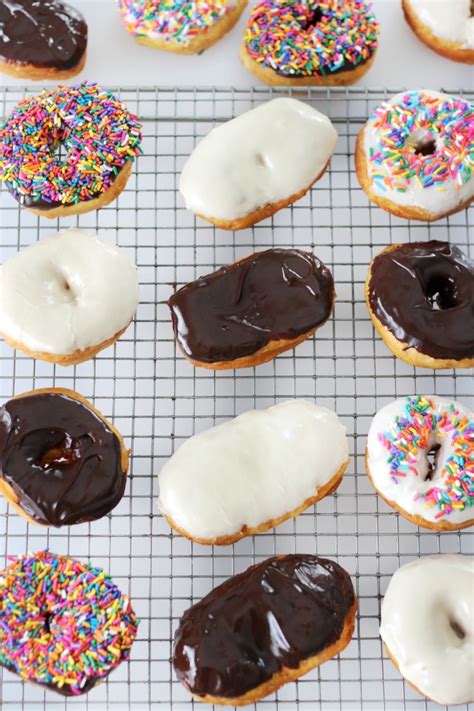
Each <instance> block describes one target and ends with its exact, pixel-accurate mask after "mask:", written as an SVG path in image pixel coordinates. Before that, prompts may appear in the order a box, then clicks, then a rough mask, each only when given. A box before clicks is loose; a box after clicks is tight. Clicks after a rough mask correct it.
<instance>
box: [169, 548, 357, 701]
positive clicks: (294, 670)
mask: <svg viewBox="0 0 474 711" xmlns="http://www.w3.org/2000/svg"><path fill="white" fill-rule="evenodd" d="M356 607H357V602H356V597H355V593H354V588H353V586H352V582H351V579H350V577H349V575H348V573H347V572H346V571H345V570H344V569H343V568H341V566H339V565H337V563H333V562H332V561H330V560H327V559H325V558H319V557H317V556H313V555H286V556H276V557H274V558H269V559H268V560H265V561H263V562H262V563H259V564H257V565H254V566H252V567H251V568H249V569H248V570H246V571H245V572H244V573H240V574H239V575H235V576H234V577H233V578H230V579H229V580H227V581H226V582H225V583H223V584H222V585H220V586H218V587H217V588H215V589H214V590H213V591H211V592H210V593H209V594H208V595H206V597H205V598H203V599H202V600H201V601H200V602H198V603H197V604H196V605H194V606H193V607H191V608H190V609H189V610H187V611H186V612H185V613H184V615H183V616H182V617H181V620H180V622H179V626H178V629H177V631H176V633H175V638H174V645H173V666H174V669H175V672H176V675H177V677H178V679H179V681H180V682H181V683H182V684H183V685H184V686H185V687H186V688H187V689H188V690H189V691H190V692H191V694H192V695H193V696H194V697H195V698H196V699H199V700H200V701H204V702H207V703H211V704H212V703H214V704H221V705H230V706H234V705H235V706H244V705H247V704H250V703H254V702H255V701H258V700H259V699H261V698H263V697H264V696H267V695H268V694H270V693H272V692H273V691H276V690H277V689H278V688H279V687H280V686H282V685H283V684H285V683H287V682H288V681H291V680H293V679H297V678H298V677H300V676H302V675H303V674H306V673H307V672H308V671H310V670H311V669H314V668H315V667H316V666H319V665H320V664H322V663H323V662H325V661H327V660H328V659H331V657H333V656H335V655H336V654H338V653H339V652H341V651H342V650H343V649H344V648H345V647H346V646H347V645H348V644H349V642H350V640H351V638H352V634H353V631H354V622H355V613H356Z"/></svg>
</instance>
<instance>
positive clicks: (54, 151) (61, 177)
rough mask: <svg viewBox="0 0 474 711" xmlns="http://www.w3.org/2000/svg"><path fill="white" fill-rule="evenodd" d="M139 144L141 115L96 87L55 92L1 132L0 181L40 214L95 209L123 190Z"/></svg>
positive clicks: (23, 104) (31, 103)
mask: <svg viewBox="0 0 474 711" xmlns="http://www.w3.org/2000/svg"><path fill="white" fill-rule="evenodd" d="M140 141H141V124H140V122H139V120H138V118H137V117H136V116H134V115H133V114H131V113H129V111H128V110H127V109H126V107H125V106H124V104H122V103H121V102H120V101H118V100H117V99H116V98H115V97H114V96H112V94H110V93H109V92H107V91H104V90H103V89H101V88H100V87H99V86H98V85H97V84H91V83H87V82H83V83H82V84H79V85H77V86H70V87H69V86H68V87H66V86H60V87H58V88H57V89H48V90H45V91H42V92H41V93H40V94H39V95H38V96H33V97H28V98H26V99H23V100H21V101H20V102H19V103H18V104H17V106H16V107H15V108H14V109H13V111H12V113H11V114H10V116H9V118H8V119H7V121H6V123H5V124H4V126H3V127H2V128H1V129H0V181H1V182H2V183H3V184H4V185H5V187H6V188H7V190H8V191H9V192H10V193H11V194H12V195H13V196H14V197H15V198H16V200H18V202H19V203H20V204H21V205H22V206H24V207H26V208H28V209H29V210H31V211H32V212H35V213H36V214H41V215H45V216H46V217H50V218H53V217H60V216H61V217H62V216H65V215H73V214H79V213H83V212H89V210H96V209H98V208H99V207H102V206H104V205H107V204H108V203H109V202H111V201H112V200H114V199H115V198H116V197H117V196H118V195H119V193H120V192H121V191H122V190H123V188H124V187H125V184H126V182H127V180H128V177H129V176H130V173H131V169H132V162H133V160H134V158H135V156H137V155H138V154H139V152H140V149H139V145H140Z"/></svg>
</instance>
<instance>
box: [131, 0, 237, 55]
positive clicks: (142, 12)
mask: <svg viewBox="0 0 474 711" xmlns="http://www.w3.org/2000/svg"><path fill="white" fill-rule="evenodd" d="M246 5H247V0H119V10H120V14H121V16H122V20H123V23H124V25H125V28H126V30H127V32H129V33H130V34H131V35H132V37H134V38H135V39H136V40H137V42H139V43H140V44H144V45H147V46H149V47H154V48H155V49H164V50H167V51H169V52H176V53H177V54H196V53H198V52H202V51H204V50H205V49H207V48H208V47H211V45H213V44H215V43H216V42H217V41H218V40H219V39H220V38H221V37H222V36H223V35H225V34H226V33H227V32H229V30H231V29H232V27H233V26H234V25H235V23H236V22H237V21H238V19H239V17H240V16H241V14H242V12H243V10H244V8H245V7H246Z"/></svg>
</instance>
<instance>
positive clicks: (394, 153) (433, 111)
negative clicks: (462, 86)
mask: <svg viewBox="0 0 474 711" xmlns="http://www.w3.org/2000/svg"><path fill="white" fill-rule="evenodd" d="M369 126H370V129H369V130H370V131H371V132H373V131H375V132H376V135H377V143H376V146H375V148H371V149H370V151H369V156H368V157H369V161H370V163H371V164H372V165H371V173H370V177H371V179H372V181H374V183H375V184H376V186H377V187H379V188H380V189H381V190H382V192H387V191H388V190H396V191H398V192H402V193H404V192H406V191H407V189H408V187H409V185H410V182H411V181H416V184H417V185H418V186H419V187H420V188H430V187H432V186H433V185H434V186H436V187H437V188H438V189H439V190H443V189H444V186H445V184H446V181H448V180H449V181H452V182H453V183H454V184H455V186H456V188H458V189H459V188H461V186H462V185H464V184H465V183H467V182H468V181H469V180H470V179H471V174H472V172H473V170H474V106H472V105H471V104H469V103H468V102H467V101H464V99H462V98H460V97H450V96H447V95H440V94H435V93H428V92H424V91H408V92H406V93H405V94H400V95H398V96H396V97H394V99H392V100H391V101H390V102H384V103H383V104H381V105H380V106H379V107H378V108H377V109H375V111H374V112H373V113H372V115H371V116H370V119H369ZM420 139H421V142H422V143H424V144H425V145H426V144H427V142H431V143H432V145H433V150H434V152H432V153H431V152H430V153H428V154H426V155H425V154H424V153H423V152H420Z"/></svg>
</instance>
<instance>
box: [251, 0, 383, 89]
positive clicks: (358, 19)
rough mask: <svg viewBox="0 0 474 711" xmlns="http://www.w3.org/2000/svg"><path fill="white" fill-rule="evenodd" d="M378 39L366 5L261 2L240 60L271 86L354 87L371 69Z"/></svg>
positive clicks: (352, 0) (356, 0)
mask: <svg viewBox="0 0 474 711" xmlns="http://www.w3.org/2000/svg"><path fill="white" fill-rule="evenodd" d="M378 34H379V25H378V22H377V20H376V18H375V16H374V14H373V12H372V10H371V8H370V6H369V5H368V4H367V3H366V2H365V0H322V2H320V1H319V0H297V2H291V0H261V2H259V3H257V5H256V6H255V7H254V9H253V10H252V14H251V15H250V19H249V21H248V23H247V26H246V29H245V33H244V37H243V43H242V46H241V51H240V58H241V60H242V63H243V64H244V66H245V67H246V68H247V69H248V70H249V71H251V72H252V73H253V74H255V76H257V77H258V78H259V79H261V80H262V81H264V82H266V83H267V84H272V85H279V86H282V85H285V86H293V85H295V86H298V85H300V86H301V85H303V86H318V85H321V84H325V85H329V86H334V85H347V84H353V83H354V82H355V81H357V80H358V79H360V77H361V76H362V75H363V74H365V72H366V71H367V70H368V69H369V68H370V67H371V65H372V63H373V60H374V56H375V51H376V49H377V42H378Z"/></svg>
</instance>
